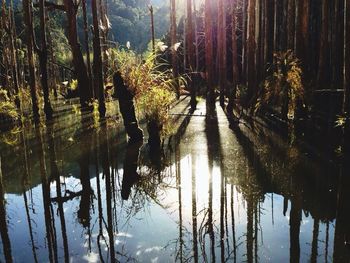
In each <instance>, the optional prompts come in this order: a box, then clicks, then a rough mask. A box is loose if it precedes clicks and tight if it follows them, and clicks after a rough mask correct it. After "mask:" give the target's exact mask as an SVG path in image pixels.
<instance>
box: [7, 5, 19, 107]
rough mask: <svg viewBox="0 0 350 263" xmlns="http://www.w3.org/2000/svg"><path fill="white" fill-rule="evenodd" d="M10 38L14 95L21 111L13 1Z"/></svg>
mask: <svg viewBox="0 0 350 263" xmlns="http://www.w3.org/2000/svg"><path fill="white" fill-rule="evenodd" d="M9 18H10V19H9V25H10V26H9V38H10V45H11V60H12V76H13V87H14V93H15V95H16V98H15V103H16V106H17V108H18V109H19V110H21V103H20V99H19V83H18V67H17V53H16V48H15V46H16V44H15V41H16V38H15V36H16V34H15V32H16V25H15V19H14V11H13V1H11V5H10V10H9Z"/></svg>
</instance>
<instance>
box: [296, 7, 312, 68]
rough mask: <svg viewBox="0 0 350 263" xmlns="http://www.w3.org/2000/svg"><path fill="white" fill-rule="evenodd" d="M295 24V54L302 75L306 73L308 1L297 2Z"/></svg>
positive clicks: (307, 64)
mask: <svg viewBox="0 0 350 263" xmlns="http://www.w3.org/2000/svg"><path fill="white" fill-rule="evenodd" d="M297 1H298V2H297V3H298V12H297V24H296V54H297V57H298V58H299V59H300V60H301V64H302V68H303V71H304V74H306V75H307V73H308V66H309V63H308V62H309V61H308V54H307V52H308V49H307V48H308V40H309V39H308V31H309V0H297Z"/></svg>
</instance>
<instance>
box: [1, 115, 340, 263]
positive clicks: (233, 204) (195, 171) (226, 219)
mask: <svg viewBox="0 0 350 263" xmlns="http://www.w3.org/2000/svg"><path fill="white" fill-rule="evenodd" d="M191 122H194V123H195V125H194V126H196V125H197V126H198V125H203V123H204V122H205V118H204V117H197V118H194V119H192V120H191ZM190 126H191V124H190V125H189V128H188V130H187V131H186V133H185V136H184V137H183V138H182V139H181V143H180V144H179V145H178V149H175V150H174V152H172V153H171V154H169V156H168V158H169V159H171V160H170V161H169V166H167V167H166V168H165V170H164V171H162V173H161V177H162V179H161V181H160V182H158V179H157V175H154V174H153V175H150V174H149V167H148V163H147V160H146V161H144V162H141V161H140V160H139V165H140V166H141V167H139V168H138V171H139V173H140V174H141V180H140V181H139V182H137V183H136V185H134V187H133V188H132V191H131V194H130V198H129V199H128V200H122V198H121V188H122V182H123V172H124V171H123V168H122V167H123V155H124V154H125V152H126V145H125V144H123V143H120V142H116V141H114V139H115V138H116V137H115V136H114V135H113V132H112V130H113V129H112V128H111V129H110V137H109V138H110V148H109V153H110V155H112V157H110V163H109V165H110V166H113V167H114V170H113V173H112V174H113V176H114V178H115V189H114V190H115V197H114V196H113V195H112V199H113V200H109V201H111V202H110V204H111V207H112V209H111V211H110V212H111V213H110V214H109V213H107V200H106V198H107V196H106V192H107V191H106V176H104V175H103V174H102V173H101V171H102V170H103V169H102V168H101V167H99V177H98V178H97V177H94V176H95V174H96V167H95V165H94V164H90V166H89V174H90V177H91V179H90V180H89V182H90V185H91V187H92V189H93V194H94V195H93V197H92V207H91V209H90V216H91V219H90V230H89V229H88V228H84V227H83V226H82V224H81V223H79V219H78V210H79V207H80V205H81V199H82V198H81V196H77V197H75V198H73V199H72V200H69V201H67V202H64V204H63V211H64V217H65V218H64V222H65V224H66V235H67V241H68V249H69V259H70V261H71V262H101V258H100V257H102V258H103V259H104V260H105V261H109V260H110V254H109V253H110V237H109V231H108V230H109V229H108V226H109V220H108V217H109V216H112V218H111V220H110V221H111V222H112V224H113V233H114V234H113V236H112V238H113V246H114V248H115V251H116V257H117V259H118V260H119V261H121V262H126V261H127V260H128V259H135V260H138V261H139V262H174V261H175V259H177V260H178V261H180V258H179V257H180V255H182V257H183V259H184V260H186V259H187V260H189V261H193V245H194V244H193V234H196V235H197V236H198V240H197V244H196V245H197V249H198V255H199V261H200V262H202V261H203V255H204V254H205V255H206V257H207V259H208V262H209V261H210V259H211V257H213V255H212V250H214V253H215V258H216V261H217V262H220V261H221V246H220V245H223V246H224V247H223V248H224V250H223V252H224V258H225V259H228V261H229V262H232V260H233V258H234V249H233V248H234V244H236V258H237V262H242V261H244V262H246V261H248V257H250V258H249V259H250V261H251V262H253V261H255V260H256V259H257V261H259V262H288V261H289V258H290V247H291V236H294V237H295V236H297V238H298V239H299V240H298V241H299V244H300V262H308V261H310V260H311V256H312V254H314V255H316V254H317V260H318V261H320V262H324V261H326V257H327V259H328V261H329V262H331V261H332V256H333V249H334V235H335V233H334V232H335V220H333V221H329V223H328V224H327V218H333V219H334V217H335V215H334V214H332V213H331V212H333V211H331V212H330V213H328V214H327V213H321V212H322V211H320V210H322V209H323V207H322V205H321V206H319V203H315V202H317V201H319V200H322V199H321V198H320V197H319V196H316V197H313V196H312V195H313V194H315V193H318V190H319V189H318V188H316V186H315V185H314V184H310V185H307V183H308V182H307V181H306V180H305V181H303V180H300V177H302V176H298V175H299V174H300V173H302V174H304V173H305V174H307V173H312V175H314V174H316V175H318V173H319V170H321V168H318V169H316V168H315V167H314V166H315V165H314V164H311V162H310V163H309V160H306V161H305V159H302V158H303V157H300V156H299V155H300V154H299V152H296V153H295V152H292V153H293V155H291V156H289V155H288V152H287V151H283V152H287V154H285V155H286V156H280V152H278V151H277V150H275V149H273V147H272V146H271V145H268V143H267V142H266V143H265V144H266V145H264V144H263V143H262V142H260V141H261V140H260V138H259V140H257V139H256V141H253V139H254V138H253V139H252V138H248V139H249V140H250V139H251V140H252V144H253V147H252V146H249V140H247V139H245V138H244V136H242V135H239V134H238V135H237V136H235V135H234V134H232V132H231V131H230V133H229V131H227V130H225V129H228V128H227V126H228V125H225V126H223V125H221V126H219V127H218V129H217V131H216V132H217V133H218V134H216V135H215V133H214V135H213V134H212V135H208V134H209V133H210V132H212V131H211V130H210V129H209V131H204V128H203V127H202V126H200V127H202V128H203V129H202V128H201V130H199V131H198V130H194V129H193V127H192V128H191V127H190ZM225 127H226V128H225ZM214 132H215V130H214ZM206 133H208V134H206ZM242 133H243V132H242ZM229 134H231V135H232V136H229ZM112 135H113V136H112ZM217 135H220V139H221V148H220V147H218V145H215V143H214V144H212V145H210V146H211V149H208V144H207V140H208V141H209V139H211V137H210V138H208V137H209V136H217ZM243 135H244V134H243ZM207 136H208V137H207ZM240 136H241V137H240ZM112 138H113V139H112ZM59 139H60V137H58V139H57V138H56V139H55V141H56V146H57V148H58V149H57V155H58V157H57V158H58V159H59V160H60V161H59V163H61V162H62V165H61V166H60V167H59V170H60V175H61V176H60V181H61V188H62V195H64V193H65V190H69V191H72V192H75V193H77V192H79V191H81V190H82V184H81V181H80V179H79V177H80V168H79V163H78V161H77V159H79V158H81V156H80V155H79V154H81V153H80V151H82V149H80V148H82V146H86V145H85V144H87V143H80V142H79V138H78V139H76V140H74V141H73V142H71V143H72V145H69V147H63V146H62V148H60V147H59V146H60V145H59V143H58V142H59ZM273 139H275V138H273ZM90 140H91V138H90V137H88V143H90ZM239 140H241V141H240V142H238V141H239ZM57 141H58V142H57ZM242 141H243V142H242ZM257 141H258V142H257ZM245 143H246V144H247V145H245ZM259 143H260V144H259ZM278 143H280V142H278ZM31 147H32V148H34V147H33V146H32V145H30V147H29V148H31ZM103 147H104V146H103V145H102V144H101V145H100V147H99V149H98V150H99V151H101V150H102V149H103ZM249 147H251V148H252V149H249ZM76 148H78V149H76ZM91 148H93V147H91ZM219 148H220V149H219ZM89 149H90V148H89ZM242 149H245V150H246V151H243V150H242ZM288 149H289V148H288ZM90 150H91V152H94V149H90ZM142 150H143V149H141V153H140V159H142V158H144V159H147V157H145V156H143V155H145V153H143V152H142ZM211 150H213V152H210V151H211ZM220 150H221V151H222V152H224V153H219V154H222V156H220V155H218V152H220ZM282 150H285V149H284V148H282ZM177 151H178V152H177ZM33 152H35V151H33ZM252 153H253V154H252ZM46 154H47V155H48V156H49V151H46ZM99 154H101V153H100V152H98V153H97V151H96V155H98V156H99ZM298 154H299V155H298ZM91 155H92V156H90V159H93V157H94V154H91ZM250 155H252V156H250ZM99 157H101V156H99ZM113 157H114V158H113ZM221 157H222V159H221V160H223V161H222V162H223V163H222V164H220V158H221ZM31 158H32V160H31V161H32V162H34V161H33V159H35V162H38V160H37V159H38V157H37V156H35V155H34V154H33V156H32V157H31ZM47 158H48V157H47ZM210 158H212V159H213V160H211V163H212V168H209V159H210ZM101 159H102V157H101ZM90 161H91V160H90ZM98 161H99V162H100V160H98ZM148 161H149V160H148ZM259 161H260V162H259ZM293 162H294V163H293ZM256 163H257V164H258V165H256ZM100 165H101V162H100ZM220 165H221V166H220ZM259 165H260V168H261V166H262V168H265V170H266V171H265V170H264V169H259ZM46 166H47V169H48V170H49V169H51V168H50V164H49V162H48V161H47V163H46ZM255 166H256V167H255ZM299 166H300V167H299ZM10 168H12V167H10ZM15 168H17V169H15V171H16V173H15V174H13V173H12V174H11V175H13V176H14V177H15V176H17V177H18V178H19V180H17V181H18V182H20V183H19V186H17V188H15V187H13V185H14V184H13V185H11V186H12V187H13V189H16V191H14V192H16V194H6V195H5V198H6V213H7V219H8V232H9V237H10V241H11V248H12V255H13V257H14V259H15V262H33V261H34V256H33V251H32V246H33V245H32V243H31V237H30V232H29V225H31V227H32V235H33V240H34V247H35V252H36V255H37V259H38V262H47V261H48V259H49V254H48V248H47V242H46V228H45V217H44V212H45V211H44V207H43V200H42V199H43V195H42V186H41V185H40V184H39V183H40V170H39V169H38V164H37V163H36V164H33V166H32V171H31V175H32V176H33V178H32V179H33V181H34V183H33V188H32V189H31V190H30V191H27V192H26V197H27V202H28V206H27V208H28V212H29V216H30V219H29V220H30V221H29V222H30V224H29V222H28V218H27V210H26V206H25V203H24V202H25V200H24V197H23V195H20V194H19V193H20V190H18V189H21V188H20V186H21V178H22V176H23V171H22V170H21V169H22V167H21V166H18V167H15ZM306 168H307V169H306ZM9 170H10V169H9ZM264 172H265V173H264ZM222 173H224V174H225V176H226V180H225V183H226V184H222ZM47 174H48V175H50V172H49V171H48V172H47ZM5 176H6V175H5ZM179 176H180V178H179ZM265 177H268V182H267V183H266V182H264V181H259V180H261V178H262V179H266V178H265ZM270 177H273V178H272V179H271V178H270ZM305 177H307V176H305ZM310 177H311V176H310ZM290 178H293V179H294V178H296V179H295V181H293V180H290ZM320 178H321V179H322V177H321V175H320ZM97 179H99V182H100V190H101V203H102V207H101V211H102V213H103V219H102V220H100V217H99V205H98V191H97ZM274 179H275V181H274ZM321 179H320V180H321ZM328 179H329V178H327V180H328ZM269 180H270V181H269ZM288 180H289V181H288ZM298 180H300V181H298ZM14 181H15V180H14ZM193 182H195V184H193ZM264 183H266V185H265V184H264ZM304 183H305V185H304ZM312 183H313V182H312ZM178 184H180V185H178ZM231 184H233V186H231ZM298 184H299V185H301V184H303V185H301V187H300V189H301V190H300V191H305V192H303V195H300V196H301V197H300V200H299V201H300V203H299V209H298V212H299V215H300V219H301V222H300V234H299V235H298V233H291V225H293V224H292V223H291V222H292V221H293V220H294V221H293V222H294V225H295V223H296V222H295V215H294V217H293V216H292V215H293V213H292V211H291V208H292V206H293V205H292V203H293V202H295V200H294V201H291V199H293V194H295V192H293V191H290V188H293V187H295V186H296V185H297V186H298ZM35 185H36V186H35ZM330 185H331V184H330ZM153 186H154V187H153ZM178 186H180V188H178ZM222 186H224V187H225V189H222V188H221V187H222ZM321 186H323V185H322V184H321ZM328 186H329V185H326V187H328ZM56 187H57V185H56V183H55V182H52V183H51V184H50V193H51V198H54V197H56V196H57V193H56ZM317 187H319V186H317ZM5 188H6V184H5ZM146 188H147V189H146ZM315 189H316V190H315ZM320 189H321V190H324V189H323V188H320ZM153 190H155V191H154V192H152V191H153ZM193 190H195V196H194V195H193V193H194V191H193ZM223 190H224V191H223ZM211 191H212V196H210V192H211ZM222 191H223V193H225V194H224V196H223V198H221V192H222ZM327 191H328V189H327ZM266 192H267V193H266ZM271 192H275V194H272V193H271ZM180 195H181V199H179V196H180ZM282 195H284V196H287V197H288V200H286V199H284V197H283V196H282ZM310 196H311V197H310ZM193 197H195V199H193ZM294 197H298V193H296V196H294ZM211 198H212V199H211ZM303 198H304V199H305V200H306V199H308V200H307V201H308V203H306V201H305V200H302V199H303ZM114 200H115V202H114ZM209 200H211V201H212V202H211V203H210V202H209ZM310 200H311V201H310ZM333 201H334V200H333ZM333 201H332V202H333ZM330 202H331V201H330ZM193 203H195V205H196V213H195V214H193ZM286 205H288V208H286ZM330 206H331V205H328V206H327V209H329V207H330ZM333 206H334V204H333ZM180 208H181V214H180ZM223 208H224V209H223ZM301 208H303V209H304V210H303V211H301ZM50 209H51V212H52V214H53V216H54V228H53V232H55V237H56V240H55V242H56V244H57V257H58V261H59V262H63V261H64V245H63V244H64V242H63V241H64V239H63V235H62V226H61V223H62V220H61V218H60V213H59V211H58V205H57V203H54V202H52V203H51V208H50ZM221 210H223V211H224V214H222V216H221ZM232 210H233V213H232ZM284 210H285V215H284V214H283V211H284ZM305 210H307V211H309V213H310V214H309V215H307V214H306V213H305V212H304V211H305ZM335 210H336V209H334V211H335ZM310 211H312V212H310ZM313 213H315V214H317V213H318V214H320V215H321V216H323V217H324V218H325V219H323V220H322V221H319V225H317V224H315V221H314V219H313V217H312V215H313V216H314V214H313ZM329 214H331V215H329ZM180 215H181V218H180ZM211 215H212V224H213V227H212V232H211V231H210V230H211V229H210V221H209V218H210V216H211ZM248 215H249V216H248ZM233 218H234V224H233ZM297 221H298V220H297ZM180 222H181V223H182V225H181V228H180V226H179V224H180ZM193 223H196V224H197V228H196V233H193ZM221 223H223V224H224V236H223V239H222V241H223V242H220V241H221V237H220V232H221V229H222V226H221ZM100 226H102V229H100ZM317 226H318V227H319V228H318V231H314V230H315V229H316V230H317ZM180 229H181V232H180ZM100 233H101V234H102V237H103V238H101V236H100V235H99V234H100ZM211 233H213V234H214V240H211ZM317 233H318V236H317V235H316V234H317ZM180 236H181V238H182V242H181V239H180ZM212 241H214V244H213V246H212ZM294 241H295V239H294ZM315 241H318V242H317V244H316V245H315ZM98 244H100V247H99V246H98ZM293 244H294V245H295V243H293ZM315 250H317V253H315ZM312 251H313V253H312ZM181 252H182V253H181ZM3 259H4V251H3V241H2V240H1V244H0V260H2V261H3Z"/></svg>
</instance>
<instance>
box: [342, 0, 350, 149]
mask: <svg viewBox="0 0 350 263" xmlns="http://www.w3.org/2000/svg"><path fill="white" fill-rule="evenodd" d="M345 5H346V6H345V9H344V10H345V16H344V21H345V27H344V28H345V30H344V32H345V37H344V43H345V55H344V62H345V65H344V75H345V77H344V106H343V112H344V113H345V116H346V117H347V121H346V124H345V138H347V141H346V142H345V143H346V145H345V152H346V154H348V153H349V152H350V139H349V135H350V0H345Z"/></svg>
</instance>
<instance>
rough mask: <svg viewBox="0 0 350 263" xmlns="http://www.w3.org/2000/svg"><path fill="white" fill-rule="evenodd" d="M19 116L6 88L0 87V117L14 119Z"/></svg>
mask: <svg viewBox="0 0 350 263" xmlns="http://www.w3.org/2000/svg"><path fill="white" fill-rule="evenodd" d="M19 117H20V115H19V114H18V111H17V107H16V104H15V102H14V101H13V100H11V99H10V97H9V96H8V94H7V91H6V90H4V89H0V118H1V119H7V120H12V121H16V120H18V119H19Z"/></svg>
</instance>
